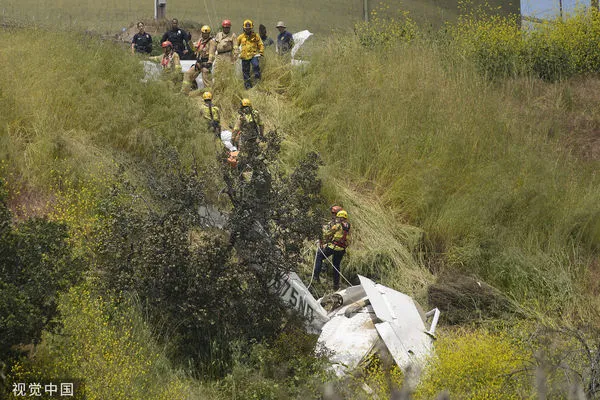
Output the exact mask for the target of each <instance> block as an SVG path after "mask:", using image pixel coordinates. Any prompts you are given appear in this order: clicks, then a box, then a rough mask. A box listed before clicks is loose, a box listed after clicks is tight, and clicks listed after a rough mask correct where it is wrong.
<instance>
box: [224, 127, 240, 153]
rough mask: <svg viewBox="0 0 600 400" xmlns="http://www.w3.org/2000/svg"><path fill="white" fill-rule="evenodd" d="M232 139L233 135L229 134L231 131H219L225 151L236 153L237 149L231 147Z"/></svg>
mask: <svg viewBox="0 0 600 400" xmlns="http://www.w3.org/2000/svg"><path fill="white" fill-rule="evenodd" d="M232 137H233V134H232V133H231V131H229V130H224V131H221V142H223V145H224V146H225V147H227V150H229V151H237V147H235V146H234V145H233V143H232V142H231V138H232Z"/></svg>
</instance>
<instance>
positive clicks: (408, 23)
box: [354, 2, 417, 47]
mask: <svg viewBox="0 0 600 400" xmlns="http://www.w3.org/2000/svg"><path fill="white" fill-rule="evenodd" d="M389 8H390V6H389V5H386V4H384V3H383V2H381V3H379V6H378V7H377V8H376V9H374V10H372V11H371V18H370V21H369V22H359V23H357V24H356V25H355V26H354V32H355V33H356V36H357V37H358V40H359V41H360V43H361V44H362V45H363V46H367V47H375V46H391V45H393V44H396V43H402V42H409V41H411V40H412V39H414V38H415V37H416V36H417V24H416V23H415V22H414V21H413V20H412V19H411V18H410V17H409V16H408V14H409V13H408V11H400V10H399V11H398V16H397V17H386V16H383V15H384V14H386V13H387V12H388V11H389Z"/></svg>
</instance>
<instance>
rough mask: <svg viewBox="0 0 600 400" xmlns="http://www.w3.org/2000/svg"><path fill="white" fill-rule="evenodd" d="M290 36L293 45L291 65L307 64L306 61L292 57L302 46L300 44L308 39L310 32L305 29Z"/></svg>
mask: <svg viewBox="0 0 600 400" xmlns="http://www.w3.org/2000/svg"><path fill="white" fill-rule="evenodd" d="M292 36H293V38H294V47H292V51H291V55H292V65H302V64H308V61H302V60H296V59H295V58H294V56H295V55H296V53H297V52H298V50H300V47H302V45H303V44H304V42H305V41H306V39H308V38H309V37H310V36H312V33H310V32H309V31H307V30H304V31H300V32H296V33H294V34H293V35H292Z"/></svg>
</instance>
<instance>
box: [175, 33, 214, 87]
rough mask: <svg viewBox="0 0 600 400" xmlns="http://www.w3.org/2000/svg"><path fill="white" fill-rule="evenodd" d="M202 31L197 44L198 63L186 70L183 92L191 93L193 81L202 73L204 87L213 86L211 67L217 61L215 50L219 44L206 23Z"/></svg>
mask: <svg viewBox="0 0 600 400" xmlns="http://www.w3.org/2000/svg"><path fill="white" fill-rule="evenodd" d="M200 31H201V32H202V37H201V38H200V40H198V42H197V43H196V45H195V46H194V47H195V48H196V63H195V64H194V66H193V67H192V68H190V69H188V70H187V71H186V73H185V74H184V77H183V84H182V85H181V91H182V92H183V93H189V92H190V90H191V89H192V82H194V80H195V79H196V78H197V77H198V75H199V74H200V73H202V83H204V87H209V86H211V81H212V77H211V73H210V71H211V69H212V65H213V62H214V61H215V51H216V49H217V44H216V43H215V40H214V39H213V38H212V37H211V36H210V26H208V25H204V26H203V27H202V28H201V29H200Z"/></svg>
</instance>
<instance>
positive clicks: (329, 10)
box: [0, 0, 518, 36]
mask: <svg viewBox="0 0 600 400" xmlns="http://www.w3.org/2000/svg"><path fill="white" fill-rule="evenodd" d="M384 3H385V4H387V5H389V6H390V10H388V11H389V13H390V14H395V11H396V10H397V9H399V8H401V9H403V10H407V11H409V12H410V13H411V14H412V15H414V16H415V18H416V19H417V20H418V21H420V22H423V23H431V24H433V25H434V26H440V24H441V22H442V21H447V20H450V21H451V20H454V19H456V17H457V15H458V3H459V2H458V1H456V0H428V1H419V0H405V1H399V0H388V1H385V2H384ZM477 3H478V2H477ZM489 3H490V5H491V6H496V5H498V4H502V7H503V8H502V9H503V10H504V11H506V12H515V13H517V12H518V4H516V5H515V4H514V3H515V2H510V1H501V0H495V1H490V2H489ZM517 3H518V2H517ZM379 4H380V2H379V1H375V0H370V1H369V8H370V10H374V9H377V8H378V7H379ZM167 7H168V8H167V11H168V12H167V15H168V16H169V17H177V18H179V19H180V21H182V22H184V21H188V22H194V23H196V24H198V23H208V24H210V25H212V26H213V27H216V26H217V25H218V24H219V23H220V21H221V20H223V19H225V18H229V19H231V20H232V21H233V26H234V31H238V32H239V31H240V30H241V29H240V28H239V27H240V26H241V24H242V21H243V20H244V19H246V18H251V19H253V20H254V21H255V23H256V24H257V25H258V24H260V23H263V24H265V25H266V26H267V29H268V31H269V32H270V34H271V36H276V33H277V30H276V29H275V23H276V22H277V21H279V20H282V19H283V20H284V21H285V22H286V23H287V24H288V27H289V29H290V31H292V32H294V31H299V30H303V29H308V30H310V31H311V32H318V33H320V34H328V33H330V32H331V31H332V30H335V31H339V30H342V31H348V30H351V29H352V26H353V25H354V23H355V22H356V21H360V20H362V18H363V2H362V1H361V0H352V1H348V0H328V1H326V2H323V1H318V0H305V1H299V0H292V1H288V2H282V1H278V0H257V1H255V2H252V3H247V2H242V1H234V2H218V1H215V0H206V1H205V2H194V1H191V0H169V1H168V2H167ZM0 12H1V13H2V15H1V18H2V19H0V21H1V20H10V19H18V20H20V21H28V22H33V23H37V24H42V25H47V26H52V27H60V28H71V27H73V28H83V29H90V30H95V31H100V32H109V33H116V32H118V31H120V30H121V28H123V27H129V26H131V24H132V23H134V22H135V21H137V20H139V19H148V18H152V17H153V16H154V8H153V3H152V2H149V1H140V0H125V1H117V0H107V1H104V2H97V1H92V0H84V1H76V0H55V1H53V2H51V4H48V2H46V1H43V0H19V1H17V0H5V1H4V2H3V3H2V7H1V9H0ZM183 27H185V24H184V25H183ZM160 33H162V32H160Z"/></svg>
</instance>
